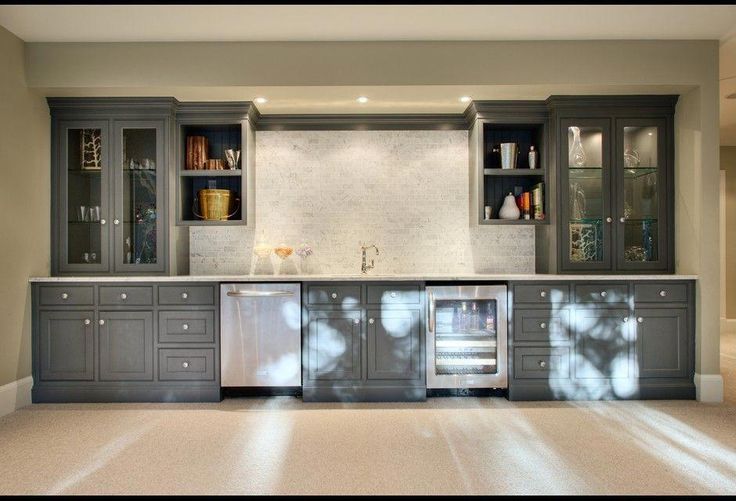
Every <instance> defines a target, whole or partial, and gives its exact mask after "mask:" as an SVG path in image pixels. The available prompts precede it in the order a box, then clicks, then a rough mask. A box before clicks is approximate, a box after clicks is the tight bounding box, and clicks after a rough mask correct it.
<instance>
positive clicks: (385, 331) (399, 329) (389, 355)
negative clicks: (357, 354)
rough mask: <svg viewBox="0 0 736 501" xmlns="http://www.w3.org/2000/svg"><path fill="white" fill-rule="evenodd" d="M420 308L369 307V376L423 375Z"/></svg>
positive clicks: (397, 376)
mask: <svg viewBox="0 0 736 501" xmlns="http://www.w3.org/2000/svg"><path fill="white" fill-rule="evenodd" d="M419 317H420V311H419V310H418V309H400V310H386V311H384V310H376V309H369V310H368V332H367V340H368V353H367V356H368V379H408V380H411V379H419V378H420V377H421V374H422V371H421V368H420V366H419V364H420V356H419V346H420V342H421V336H420V332H419V326H420V325H421V322H420V320H419Z"/></svg>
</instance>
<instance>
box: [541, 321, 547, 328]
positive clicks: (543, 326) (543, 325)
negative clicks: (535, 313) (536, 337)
mask: <svg viewBox="0 0 736 501" xmlns="http://www.w3.org/2000/svg"><path fill="white" fill-rule="evenodd" d="M539 328H540V329H546V328H547V324H546V323H545V322H542V323H541V324H539Z"/></svg>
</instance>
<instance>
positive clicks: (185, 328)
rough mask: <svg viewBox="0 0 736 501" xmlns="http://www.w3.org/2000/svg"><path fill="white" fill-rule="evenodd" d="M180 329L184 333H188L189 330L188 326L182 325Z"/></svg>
mask: <svg viewBox="0 0 736 501" xmlns="http://www.w3.org/2000/svg"><path fill="white" fill-rule="evenodd" d="M181 328H182V329H183V330H185V331H188V330H189V324H184V325H182V326H181Z"/></svg>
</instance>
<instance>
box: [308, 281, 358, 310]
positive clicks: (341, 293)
mask: <svg viewBox="0 0 736 501" xmlns="http://www.w3.org/2000/svg"><path fill="white" fill-rule="evenodd" d="M307 301H308V302H309V304H337V305H343V306H352V305H356V304H360V302H361V297H360V285H310V286H309V287H308V288H307Z"/></svg>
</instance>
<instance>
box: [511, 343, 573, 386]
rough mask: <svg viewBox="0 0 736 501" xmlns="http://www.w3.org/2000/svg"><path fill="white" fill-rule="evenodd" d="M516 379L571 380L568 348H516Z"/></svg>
mask: <svg viewBox="0 0 736 501" xmlns="http://www.w3.org/2000/svg"><path fill="white" fill-rule="evenodd" d="M514 377H515V378H516V379H569V378H570V350H569V349H568V348H531V347H523V348H514Z"/></svg>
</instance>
